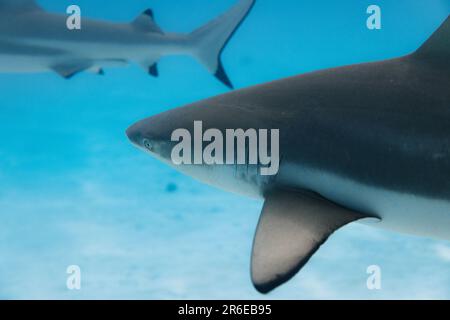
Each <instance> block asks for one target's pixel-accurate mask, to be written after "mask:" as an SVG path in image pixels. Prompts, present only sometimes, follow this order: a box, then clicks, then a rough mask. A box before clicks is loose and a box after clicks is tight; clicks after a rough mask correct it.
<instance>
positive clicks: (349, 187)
mask: <svg viewBox="0 0 450 320" xmlns="http://www.w3.org/2000/svg"><path fill="white" fill-rule="evenodd" d="M199 120H201V121H202V122H203V124H204V126H205V130H206V129H207V128H217V129H219V130H221V131H225V130H226V129H228V128H242V129H244V130H245V129H249V128H256V129H274V128H279V129H280V158H281V163H280V170H279V172H278V174H277V175H275V176H261V175H259V174H258V166H257V165H256V166H251V165H234V166H232V165H209V166H207V165H203V166H195V165H191V166H183V165H181V166H180V165H178V166H175V167H176V168H177V169H178V170H181V171H182V172H184V173H186V174H188V175H191V176H193V177H195V178H198V179H200V180H202V181H204V182H206V183H209V184H212V185H215V186H218V187H221V188H224V189H226V190H228V191H232V192H236V193H239V194H243V195H248V196H252V197H257V198H261V199H264V201H265V204H264V208H263V212H262V215H261V219H260V222H259V225H258V229H257V232H256V236H255V240H254V248H253V254H252V268H251V270H252V280H253V283H254V285H255V287H256V288H257V289H258V290H259V291H260V292H263V293H266V292H269V291H271V290H272V289H274V288H276V287H277V286H279V285H280V284H282V283H284V282H286V281H287V280H289V279H290V278H291V277H292V276H294V275H295V274H296V273H297V272H298V271H299V270H300V269H301V268H302V267H303V266H304V265H305V264H306V263H307V262H308V260H309V259H310V258H311V257H312V255H313V254H314V253H315V252H316V251H317V250H318V249H319V247H320V246H321V245H322V244H323V243H324V242H325V241H326V240H327V239H328V238H329V236H330V235H331V234H332V233H333V232H334V231H336V230H337V229H339V228H341V227H342V226H344V225H346V224H348V223H350V222H353V221H361V222H365V223H368V224H371V225H373V226H376V227H380V228H386V229H390V230H395V231H399V232H404V233H408V234H414V235H420V236H427V237H434V238H439V239H446V240H450V178H449V175H450V18H447V19H446V21H445V22H444V23H443V25H442V26H441V27H440V28H439V30H437V31H436V32H435V33H434V34H433V35H432V36H431V37H430V39H429V40H428V41H427V42H426V43H425V44H424V45H423V46H422V47H421V48H419V49H418V50H417V51H416V52H414V53H412V54H410V55H407V56H404V57H401V58H396V59H392V60H387V61H380V62H374V63H366V64H359V65H352V66H346V67H340V68H335V69H328V70H323V71H319V72H314V73H309V74H305V75H300V76H296V77H292V78H288V79H283V80H279V81H275V82H271V83H268V84H263V85H259V86H255V87H251V88H246V89H242V90H239V91H235V92H231V93H228V94H226V95H222V96H218V97H214V98H211V99H208V100H205V101H201V102H199V103H195V104H192V105H189V106H186V107H183V108H179V109H174V110H170V111H168V112H165V113H162V114H159V115H156V116H153V117H151V118H148V119H145V120H142V121H140V122H138V123H136V124H135V125H133V126H131V127H130V128H129V129H128V131H127V134H128V137H129V138H130V140H131V141H132V142H133V143H134V144H135V145H136V146H138V147H139V148H141V149H143V150H144V151H146V152H148V153H150V154H152V155H153V156H155V157H157V158H158V159H160V160H162V161H164V162H167V163H168V164H171V165H173V163H171V153H170V151H171V150H172V148H173V146H174V142H172V141H171V133H172V132H173V130H174V129H176V128H187V129H188V130H192V127H193V126H192V123H193V122H194V121H199Z"/></svg>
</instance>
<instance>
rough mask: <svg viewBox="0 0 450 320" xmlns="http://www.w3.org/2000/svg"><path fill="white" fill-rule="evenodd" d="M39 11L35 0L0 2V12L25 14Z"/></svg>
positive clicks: (3, 0) (1, 0) (6, 0)
mask: <svg viewBox="0 0 450 320" xmlns="http://www.w3.org/2000/svg"><path fill="white" fill-rule="evenodd" d="M40 9H41V7H40V6H39V5H38V4H37V3H36V1H35V0H0V12H2V11H3V12H26V11H30V10H40Z"/></svg>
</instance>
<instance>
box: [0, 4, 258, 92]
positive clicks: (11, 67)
mask: <svg viewBox="0 0 450 320" xmlns="http://www.w3.org/2000/svg"><path fill="white" fill-rule="evenodd" d="M254 2H255V0H240V1H239V2H238V3H237V4H236V5H235V6H234V7H233V8H231V9H230V10H229V11H228V12H227V13H225V14H223V15H222V16H220V17H218V18H217V19H215V20H213V21H211V22H210V23H208V24H206V25H205V26H203V27H201V28H199V29H197V30H195V31H194V32H192V33H191V34H188V35H184V34H175V33H166V32H164V31H162V30H161V28H160V27H159V26H158V25H157V24H156V23H155V20H154V17H153V12H152V10H150V9H149V10H146V11H144V12H143V13H142V14H141V15H140V16H139V17H137V18H136V20H134V21H133V22H132V23H125V24H123V23H110V22H106V21H94V20H89V19H83V20H82V29H81V30H69V29H68V28H67V26H66V20H67V16H64V15H57V14H53V13H48V12H45V11H44V10H43V9H42V8H40V7H39V5H38V4H36V3H35V1H34V0H0V72H45V71H54V72H56V73H58V74H59V75H61V76H62V77H64V78H71V77H72V76H74V75H75V74H77V73H79V72H82V71H91V72H95V73H98V74H103V67H111V66H124V65H126V64H127V63H128V62H129V61H134V62H137V63H139V64H140V65H142V67H144V68H145V70H146V71H148V73H149V74H151V75H152V76H158V68H157V62H158V60H159V59H160V58H161V57H162V56H165V55H180V54H186V55H191V56H193V57H195V58H196V59H197V60H198V61H199V62H201V63H202V64H203V65H204V66H205V67H206V68H207V69H208V71H209V72H211V73H212V74H214V75H215V76H216V77H217V78H218V79H219V80H220V81H221V82H223V83H224V84H225V85H226V86H228V87H230V88H232V83H231V81H230V80H229V78H228V76H227V74H226V72H225V70H224V68H223V66H222V63H221V59H220V55H221V53H222V51H223V49H224V47H225V45H226V44H227V42H228V40H229V39H230V37H231V36H232V35H233V33H234V32H235V31H236V29H237V28H238V27H239V25H240V24H241V22H242V21H243V20H244V18H245V17H246V16H247V14H248V13H249V11H250V9H251V8H252V6H253V4H254Z"/></svg>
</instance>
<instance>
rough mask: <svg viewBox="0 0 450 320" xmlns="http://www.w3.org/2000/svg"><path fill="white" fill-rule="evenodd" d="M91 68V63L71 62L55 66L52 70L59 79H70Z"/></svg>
mask: <svg viewBox="0 0 450 320" xmlns="http://www.w3.org/2000/svg"><path fill="white" fill-rule="evenodd" d="M92 67H93V63H92V62H91V61H71V62H68V63H62V64H58V65H55V66H53V67H52V69H53V70H54V71H55V72H56V73H57V74H59V75H60V76H61V77H63V78H65V79H70V78H72V77H73V76H74V75H76V74H77V73H80V72H83V71H86V70H90V69H91V68H92Z"/></svg>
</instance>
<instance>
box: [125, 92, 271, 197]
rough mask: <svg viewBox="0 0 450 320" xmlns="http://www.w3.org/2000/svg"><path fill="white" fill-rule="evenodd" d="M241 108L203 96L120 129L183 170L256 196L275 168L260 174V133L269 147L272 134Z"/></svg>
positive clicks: (138, 145)
mask: <svg viewBox="0 0 450 320" xmlns="http://www.w3.org/2000/svg"><path fill="white" fill-rule="evenodd" d="M247 112H249V111H248V110H247V111H246V110H243V109H242V108H239V107H237V106H232V105H223V104H221V103H217V102H216V101H211V100H207V101H203V102H201V103H197V104H193V105H189V106H186V107H183V108H178V109H173V110H170V111H167V112H164V113H161V114H158V115H156V116H153V117H150V118H147V119H144V120H142V121H139V122H137V123H136V124H134V125H132V126H131V127H130V128H129V129H128V130H127V132H126V134H127V136H128V138H129V139H130V141H131V142H132V143H133V144H134V145H135V146H136V147H138V148H139V149H141V150H143V151H144V152H146V153H148V154H150V155H152V156H153V157H155V158H157V159H158V160H160V161H162V162H164V163H166V164H168V165H170V166H172V167H174V168H175V169H177V170H178V171H180V172H182V173H184V174H186V175H189V176H191V177H193V178H196V179H197V180H200V181H202V182H205V183H207V184H210V185H213V186H216V187H219V188H221V189H224V190H227V191H231V192H234V193H239V194H242V195H246V196H250V197H254V198H260V197H261V196H262V194H263V192H264V186H266V185H267V184H268V182H269V181H270V180H271V179H272V178H273V177H274V176H275V174H272V175H268V174H266V173H267V170H264V169H265V168H267V167H270V164H269V165H268V164H261V163H260V162H258V160H259V159H258V157H259V156H260V155H261V153H260V150H259V147H260V145H261V139H263V140H264V141H265V142H264V143H266V142H267V143H266V145H268V147H267V149H268V152H269V153H270V152H271V151H272V149H273V147H272V139H273V136H272V135H271V133H270V128H269V130H264V131H263V132H262V133H263V134H261V131H260V130H259V129H260V128H259V127H258V126H257V125H258V124H257V123H256V119H255V116H254V115H252V114H250V113H248V115H246V113H247ZM269 149H270V150H269ZM268 155H269V157H270V156H271V154H268ZM271 159H272V160H273V159H275V157H271ZM275 160H276V161H278V160H277V159H275ZM273 163H274V165H273V166H272V168H274V167H275V168H276V167H277V166H278V163H275V161H273ZM274 173H276V172H274Z"/></svg>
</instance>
